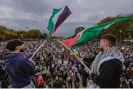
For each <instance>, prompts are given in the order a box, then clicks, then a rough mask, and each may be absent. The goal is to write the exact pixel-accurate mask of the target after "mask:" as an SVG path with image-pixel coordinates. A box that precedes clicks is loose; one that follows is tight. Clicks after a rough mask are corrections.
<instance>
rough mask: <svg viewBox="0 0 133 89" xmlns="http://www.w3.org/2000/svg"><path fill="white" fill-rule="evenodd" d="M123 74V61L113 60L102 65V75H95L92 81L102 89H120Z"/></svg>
mask: <svg viewBox="0 0 133 89" xmlns="http://www.w3.org/2000/svg"><path fill="white" fill-rule="evenodd" d="M121 74H122V63H121V61H120V60H118V59H113V60H109V61H106V62H104V63H103V64H101V66H100V75H94V76H93V77H92V79H93V82H94V83H96V84H97V85H98V86H100V88H119V87H120V77H121Z"/></svg>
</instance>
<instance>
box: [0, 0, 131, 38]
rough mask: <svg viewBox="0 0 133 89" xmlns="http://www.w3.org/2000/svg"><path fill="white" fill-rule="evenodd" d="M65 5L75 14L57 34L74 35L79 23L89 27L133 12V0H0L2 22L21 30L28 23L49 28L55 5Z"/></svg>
mask: <svg viewBox="0 0 133 89" xmlns="http://www.w3.org/2000/svg"><path fill="white" fill-rule="evenodd" d="M65 5H68V7H69V8H70V10H71V12H72V14H71V16H70V17H69V18H68V19H67V20H66V21H65V22H64V23H63V24H62V25H61V26H60V27H59V29H58V30H57V32H56V33H55V35H56V36H65V37H68V36H71V35H72V34H73V33H74V30H75V28H76V27H79V26H84V27H85V28H88V27H90V26H93V25H95V24H96V23H97V21H100V20H101V19H103V18H105V17H107V16H116V15H118V14H130V13H133V0H0V25H4V26H7V27H9V28H13V29H19V30H21V29H26V28H25V27H24V26H22V25H25V26H27V27H28V28H30V29H32V28H40V29H41V30H42V31H43V30H45V32H47V25H48V20H49V18H50V15H51V13H52V10H53V8H64V6H65ZM55 20H56V19H55ZM55 20H54V21H55ZM20 24H22V25H20Z"/></svg>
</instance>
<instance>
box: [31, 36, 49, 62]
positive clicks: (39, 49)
mask: <svg viewBox="0 0 133 89" xmlns="http://www.w3.org/2000/svg"><path fill="white" fill-rule="evenodd" d="M47 40H48V38H47V39H46V40H45V41H44V42H43V43H42V44H41V45H40V46H39V47H38V48H37V49H36V51H35V52H34V53H33V55H32V56H31V57H30V59H31V60H32V58H33V57H34V56H35V55H36V54H37V52H38V51H39V50H40V49H41V48H42V46H43V45H44V44H45V43H46V42H47Z"/></svg>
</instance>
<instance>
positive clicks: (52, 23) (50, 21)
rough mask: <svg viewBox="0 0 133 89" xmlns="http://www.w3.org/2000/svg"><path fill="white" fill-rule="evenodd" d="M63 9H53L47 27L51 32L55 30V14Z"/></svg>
mask: <svg viewBox="0 0 133 89" xmlns="http://www.w3.org/2000/svg"><path fill="white" fill-rule="evenodd" d="M60 10H61V9H53V13H52V15H51V17H50V19H49V23H48V27H47V29H48V30H49V34H50V33H51V32H52V31H53V30H54V22H53V20H52V19H53V18H54V16H55V15H56V14H57V13H58V12H59V11H60Z"/></svg>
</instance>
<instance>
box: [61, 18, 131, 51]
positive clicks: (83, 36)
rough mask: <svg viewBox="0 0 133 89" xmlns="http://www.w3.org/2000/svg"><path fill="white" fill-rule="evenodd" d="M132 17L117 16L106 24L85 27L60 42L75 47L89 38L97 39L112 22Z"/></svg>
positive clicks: (85, 42)
mask: <svg viewBox="0 0 133 89" xmlns="http://www.w3.org/2000/svg"><path fill="white" fill-rule="evenodd" d="M130 18H131V17H130V16H127V17H122V18H117V19H115V20H112V21H109V22H106V23H104V24H101V25H98V26H94V27H90V28H88V29H85V30H83V31H81V32H79V33H78V34H77V35H76V36H75V37H73V38H69V39H65V40H63V41H60V43H62V44H63V45H64V46H65V47H67V48H70V49H75V48H76V47H78V46H81V45H84V44H87V43H88V41H89V40H93V39H97V38H98V37H99V35H100V33H101V32H102V31H103V30H104V29H106V28H108V27H110V26H111V25H112V24H115V23H118V22H122V21H125V20H129V19H130Z"/></svg>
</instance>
